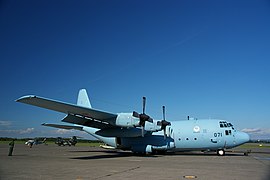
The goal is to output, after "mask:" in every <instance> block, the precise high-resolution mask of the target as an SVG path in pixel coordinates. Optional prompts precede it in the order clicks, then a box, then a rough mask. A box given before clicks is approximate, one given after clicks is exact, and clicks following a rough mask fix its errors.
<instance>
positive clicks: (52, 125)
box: [42, 123, 83, 131]
mask: <svg viewBox="0 0 270 180" xmlns="http://www.w3.org/2000/svg"><path fill="white" fill-rule="evenodd" d="M42 126H49V127H54V128H60V129H68V130H71V129H75V130H79V131H82V130H83V128H82V127H81V126H68V125H62V124H47V123H43V124H42Z"/></svg>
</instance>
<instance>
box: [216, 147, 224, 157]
mask: <svg viewBox="0 0 270 180" xmlns="http://www.w3.org/2000/svg"><path fill="white" fill-rule="evenodd" d="M217 155H218V156H224V155H225V151H224V149H219V150H217Z"/></svg>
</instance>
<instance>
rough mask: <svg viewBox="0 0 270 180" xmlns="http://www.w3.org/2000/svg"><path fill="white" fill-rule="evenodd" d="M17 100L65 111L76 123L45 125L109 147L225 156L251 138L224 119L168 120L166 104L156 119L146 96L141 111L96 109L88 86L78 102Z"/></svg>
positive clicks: (37, 97)
mask: <svg viewBox="0 0 270 180" xmlns="http://www.w3.org/2000/svg"><path fill="white" fill-rule="evenodd" d="M16 101H17V102H21V103H26V104H30V105H34V106H38V107H42V108H46V109H50V110H54V111H58V112H62V113H65V114H67V116H66V117H65V118H64V119H62V122H67V123H71V124H73V125H63V124H46V123H44V124H43V125H44V126H50V127H55V128H63V129H75V130H80V131H85V132H87V133H89V134H91V135H92V136H94V137H96V138H97V139H99V140H101V141H103V142H104V143H106V144H107V145H108V146H110V147H114V148H116V149H121V150H131V151H132V152H134V153H159V152H166V151H169V152H176V151H194V150H199V151H216V152H217V154H218V155H220V156H223V155H225V150H226V149H230V148H233V147H236V146H239V145H241V144H244V143H246V142H248V141H249V140H250V138H249V135H248V134H246V133H244V132H240V131H237V130H236V129H235V128H234V127H233V125H232V124H231V123H229V122H227V121H225V120H212V119H210V120H209V119H207V120H198V119H189V120H184V121H172V122H168V121H167V120H166V119H165V107H164V106H163V119H161V120H153V119H152V118H151V117H150V116H149V115H147V114H145V104H146V98H145V97H143V110H142V113H138V112H136V111H133V112H131V113H110V112H106V111H102V110H97V109H93V108H92V106H91V104H90V101H89V98H88V95H87V92H86V90H85V89H81V90H80V91H79V94H78V99H77V104H70V103H65V102H61V101H56V100H52V99H47V98H43V97H39V96H35V95H28V96H23V97H21V98H19V99H17V100H16Z"/></svg>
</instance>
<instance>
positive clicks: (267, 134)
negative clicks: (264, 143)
mask: <svg viewBox="0 0 270 180" xmlns="http://www.w3.org/2000/svg"><path fill="white" fill-rule="evenodd" d="M242 131H243V132H246V133H248V134H249V135H250V136H251V138H252V139H260V138H263V139H270V128H245V129H242Z"/></svg>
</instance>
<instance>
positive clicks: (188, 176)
mask: <svg viewBox="0 0 270 180" xmlns="http://www.w3.org/2000/svg"><path fill="white" fill-rule="evenodd" d="M183 177H184V178H185V179H196V178H197V176H194V175H186V176H183Z"/></svg>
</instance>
